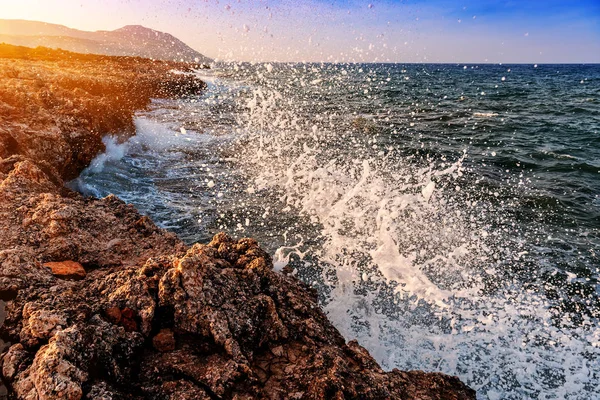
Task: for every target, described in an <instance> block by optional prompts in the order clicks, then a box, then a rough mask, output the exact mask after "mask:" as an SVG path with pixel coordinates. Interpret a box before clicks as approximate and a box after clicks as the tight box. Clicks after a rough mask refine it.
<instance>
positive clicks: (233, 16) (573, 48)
mask: <svg viewBox="0 0 600 400" xmlns="http://www.w3.org/2000/svg"><path fill="white" fill-rule="evenodd" d="M0 19H29V20H37V21H44V22H51V23H57V24H62V25H66V26H69V27H71V28H76V29H83V30H112V29H116V28H120V27H122V26H124V25H144V26H146V27H149V28H152V29H156V30H160V31H164V32H168V33H171V34H173V35H175V36H176V37H178V38H179V39H181V40H183V41H184V42H186V43H187V44H188V45H190V46H191V47H193V48H194V49H196V50H198V51H199V52H201V53H203V54H205V55H207V56H209V57H212V58H215V59H218V60H225V61H232V60H237V61H281V62H287V61H313V62H321V61H326V62H431V63H434V62H449V63H538V64H541V63H600V0H581V1H578V0H572V1H569V0H563V1H558V0H479V1H477V0H463V1H454V0H431V1H426V0H412V1H410V0H369V1H359V0H333V1H324V0H296V1H292V0H278V1H268V0H102V1H98V0H0Z"/></svg>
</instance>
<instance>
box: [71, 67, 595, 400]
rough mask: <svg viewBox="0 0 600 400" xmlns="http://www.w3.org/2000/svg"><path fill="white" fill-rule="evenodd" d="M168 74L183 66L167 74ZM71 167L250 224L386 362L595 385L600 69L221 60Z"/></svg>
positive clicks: (181, 224) (97, 192) (82, 183)
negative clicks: (190, 87)
mask: <svg viewBox="0 0 600 400" xmlns="http://www.w3.org/2000/svg"><path fill="white" fill-rule="evenodd" d="M173 73H177V72H176V71H173ZM196 74H197V75H198V76H199V77H200V78H202V79H203V80H205V81H206V82H207V84H208V87H207V90H206V91H205V92H204V93H203V94H202V95H199V96H196V97H189V98H185V99H180V100H155V101H153V103H152V105H151V106H150V108H149V109H148V110H146V111H144V112H140V113H138V114H137V116H136V127H137V134H136V135H135V136H134V137H130V138H127V137H123V136H122V135H121V134H120V133H119V132H115V135H113V136H108V137H106V138H104V142H105V145H106V149H107V150H106V152H105V153H103V154H100V155H99V156H98V157H97V158H96V159H95V160H94V161H93V163H92V164H91V165H90V167H89V168H88V169H86V170H85V171H84V172H83V173H82V174H81V176H80V177H79V178H78V179H77V180H75V181H73V182H71V183H70V185H71V187H73V188H75V189H77V190H79V191H81V192H82V193H84V194H85V195H91V196H96V197H104V196H106V195H108V194H111V193H113V194H115V195H117V196H119V197H120V198H122V199H123V200H125V201H127V202H129V203H131V204H133V205H135V206H136V207H137V208H138V209H139V210H140V211H141V212H142V213H143V214H146V215H148V216H150V217H151V218H152V219H153V220H154V221H156V222H157V224H159V225H160V226H162V227H164V228H166V229H168V230H171V231H173V232H175V233H177V234H178V235H179V236H180V237H181V238H182V239H183V240H184V241H186V242H187V243H189V244H192V243H195V242H207V241H209V240H210V238H211V237H212V235H214V234H215V233H217V232H220V231H225V232H228V233H229V234H230V235H232V236H234V237H238V238H239V237H254V238H256V239H257V240H258V241H259V242H260V243H261V245H262V246H263V247H264V248H265V249H266V250H268V251H269V253H270V254H271V255H272V256H273V260H274V267H275V269H276V270H281V269H282V268H283V267H285V266H287V265H289V267H290V268H291V269H292V270H293V274H294V275H296V276H297V277H298V279H300V280H302V281H304V282H305V283H307V284H308V285H310V286H312V287H314V288H315V289H316V290H317V292H318V294H319V302H320V305H321V307H322V308H323V310H324V311H325V313H326V314H327V316H328V317H329V319H330V320H331V322H332V323H333V324H334V325H335V326H336V327H337V329H339V330H340V332H341V333H342V334H343V335H344V336H345V337H346V339H347V340H351V339H358V341H359V342H360V344H362V345H363V346H364V347H366V348H367V349H368V350H369V351H370V352H371V354H372V355H373V356H374V357H375V358H376V359H377V361H378V362H379V363H380V364H381V365H382V367H383V368H384V369H386V370H391V369H393V368H399V369H402V370H413V369H418V370H424V371H441V372H444V373H447V374H451V375H457V376H458V377H460V378H461V379H462V380H463V381H464V382H466V383H467V384H468V385H470V386H471V387H472V388H474V389H476V390H477V396H478V398H479V399H490V400H498V399H585V400H588V399H599V398H600V327H599V322H600V284H599V280H600V65H533V64H520V65H502V64H494V65H490V64H482V65H475V64H466V65H465V64H318V63H315V64H307V63H298V64H294V63H281V64H279V63H261V64H249V63H219V64H215V65H213V66H212V68H211V69H210V70H199V71H197V72H196Z"/></svg>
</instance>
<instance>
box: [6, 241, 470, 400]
mask: <svg viewBox="0 0 600 400" xmlns="http://www.w3.org/2000/svg"><path fill="white" fill-rule="evenodd" d="M221 250H222V251H221ZM15 261H16V260H15ZM25 262H26V263H27V261H25ZM257 264H260V265H261V267H260V268H256V265H257ZM38 271H39V272H40V273H43V271H41V270H38ZM2 274H3V270H2V269H0V281H1V276H2ZM34 277H35V275H34ZM48 284H50V285H54V286H51V287H49V286H48ZM25 299H30V301H29V302H24V301H25ZM9 302H10V303H11V305H12V311H11V318H8V319H7V323H5V326H4V327H3V328H2V329H1V330H0V333H3V334H5V333H7V332H15V331H16V330H17V328H18V327H19V326H22V328H21V335H20V336H19V337H18V338H14V339H15V341H18V342H19V343H20V344H17V345H13V347H11V350H10V351H9V355H7V357H5V359H4V363H3V375H4V378H5V379H6V380H7V381H8V382H9V383H10V384H11V386H12V388H13V389H14V390H15V392H16V394H17V397H18V398H26V397H28V396H31V397H32V398H35V396H38V397H39V398H80V397H87V398H90V396H91V395H92V394H93V395H98V396H103V397H106V398H111V397H112V398H136V396H137V397H140V398H190V399H195V398H210V399H214V398H282V397H285V396H288V395H289V394H290V393H294V395H295V396H300V397H302V396H308V397H310V398H315V399H326V398H361V399H363V398H364V399H384V398H391V399H393V398H397V399H447V398H448V399H473V398H474V392H473V391H472V390H471V389H469V388H468V387H466V386H465V385H464V384H462V383H461V382H460V381H459V380H458V379H457V378H452V377H448V376H446V375H443V374H435V373H424V372H414V371H413V372H401V371H397V370H394V371H392V372H385V371H383V370H382V369H381V368H380V367H379V365H378V364H377V362H376V361H375V360H374V359H373V358H372V357H371V356H370V355H369V353H368V352H367V351H366V350H365V349H364V348H362V347H361V346H360V345H358V343H356V342H350V343H345V341H344V338H343V337H342V336H341V335H340V333H339V332H338V331H337V330H336V329H335V328H334V327H333V326H332V325H331V323H330V322H329V321H328V320H327V318H326V317H325V315H324V314H323V312H322V311H321V310H320V309H319V307H318V305H317V302H316V297H315V296H314V293H312V292H310V291H307V290H305V287H304V285H303V284H302V283H301V282H299V281H298V280H297V279H296V278H294V277H292V276H286V275H283V274H279V273H277V272H275V271H273V269H272V262H271V259H270V257H269V256H268V254H267V253H265V252H264V251H263V250H262V249H261V248H260V247H259V246H258V244H257V243H256V242H255V241H252V240H248V239H241V240H237V241H236V240H233V239H231V238H230V237H228V236H226V235H223V234H220V235H218V236H216V237H215V238H214V239H213V241H212V242H211V244H209V245H201V244H196V245H194V246H192V247H191V248H190V249H189V250H188V251H187V252H186V253H185V254H179V255H163V256H160V257H156V258H151V259H148V260H147V261H146V262H145V263H144V264H142V265H138V266H130V267H118V268H105V269H98V270H95V271H92V272H91V273H90V274H88V275H87V276H86V278H85V280H83V281H65V280H50V281H48V280H47V279H46V275H42V276H40V277H39V278H35V279H30V280H29V282H28V283H27V284H26V283H23V284H22V285H21V286H19V289H18V294H17V296H16V298H15V299H14V300H12V301H9ZM82 302H85V303H86V304H85V305H86V306H85V307H83V308H82V305H81V303H82ZM20 304H22V306H19V305H20ZM19 310H20V312H19ZM153 332H154V333H153ZM156 332H158V333H156ZM175 337H177V342H176V341H175ZM150 338H151V340H149V339H150ZM96 371H103V373H102V374H101V375H100V376H99V375H98V374H97V372H96ZM100 378H101V379H100ZM98 379H100V380H98Z"/></svg>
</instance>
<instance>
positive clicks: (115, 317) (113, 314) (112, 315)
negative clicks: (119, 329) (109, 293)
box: [104, 307, 121, 325]
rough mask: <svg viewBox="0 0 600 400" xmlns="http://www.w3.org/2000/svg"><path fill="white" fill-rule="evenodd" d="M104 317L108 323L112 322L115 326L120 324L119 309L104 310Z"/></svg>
mask: <svg viewBox="0 0 600 400" xmlns="http://www.w3.org/2000/svg"><path fill="white" fill-rule="evenodd" d="M104 315H105V316H106V318H107V319H108V320H109V321H110V322H112V323H113V324H115V325H117V324H118V323H119V322H121V310H120V309H119V307H110V308H108V309H106V311H104Z"/></svg>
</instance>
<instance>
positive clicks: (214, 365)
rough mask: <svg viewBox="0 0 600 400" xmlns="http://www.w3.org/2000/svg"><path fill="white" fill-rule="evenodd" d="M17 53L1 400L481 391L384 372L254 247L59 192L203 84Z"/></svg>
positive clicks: (3, 49) (7, 187)
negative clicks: (194, 240)
mask: <svg viewBox="0 0 600 400" xmlns="http://www.w3.org/2000/svg"><path fill="white" fill-rule="evenodd" d="M23 49H25V48H14V46H7V45H0V78H2V79H3V80H5V81H7V82H8V85H6V88H5V89H0V216H1V217H2V220H3V222H1V224H2V225H3V226H2V229H0V243H2V246H1V247H0V264H1V265H0V295H1V297H0V298H2V300H4V301H5V311H6V319H5V321H4V322H3V323H2V324H1V325H0V335H1V337H2V338H3V339H4V340H5V341H7V342H9V343H10V348H9V349H7V351H6V352H5V351H4V350H0V351H2V353H3V354H2V356H1V359H0V365H1V366H2V377H3V380H4V382H6V383H7V384H8V387H9V388H10V390H11V392H12V394H11V396H12V397H9V398H26V397H28V396H32V397H33V398H52V399H54V398H56V399H59V398H68V399H77V398H83V397H85V398H140V399H141V398H207V399H215V398H234V397H235V396H237V398H373V399H379V398H402V399H404V398H414V399H417V398H428V399H474V398H475V392H474V391H473V390H471V389H469V388H468V387H467V386H466V385H464V384H463V383H462V382H460V380H459V379H458V378H456V377H450V376H447V375H443V374H440V373H424V372H420V371H410V372H402V371H399V370H396V369H395V370H393V371H390V372H385V371H383V370H382V369H381V368H380V367H379V365H378V364H377V363H376V362H375V360H374V359H373V358H372V357H371V356H370V355H369V353H368V352H367V351H366V350H365V349H364V348H362V347H361V346H360V345H359V344H358V343H357V342H356V341H351V342H349V343H346V342H345V340H344V338H343V337H342V336H341V334H340V333H339V332H338V331H337V329H335V327H333V326H332V325H331V323H330V322H329V321H328V319H327V317H326V316H325V315H324V314H323V312H322V311H321V310H320V308H319V306H318V305H317V302H316V294H315V293H313V291H312V290H311V289H309V288H307V287H306V286H305V285H303V284H302V283H301V282H299V281H298V280H297V279H296V278H294V277H292V276H289V275H285V274H281V273H277V272H274V271H273V265H272V260H271V258H270V256H269V255H268V254H267V253H266V252H264V250H262V249H261V248H260V246H259V245H258V243H256V241H254V240H253V239H240V240H237V241H236V240H233V239H232V238H230V237H228V236H227V235H226V234H218V235H216V236H215V237H214V238H213V240H212V241H211V243H209V244H207V245H202V244H195V245H193V246H186V245H185V244H183V243H182V242H181V240H179V239H178V238H177V237H176V236H175V234H173V233H170V232H167V231H165V230H163V229H160V228H158V227H157V226H156V225H155V224H154V223H153V222H152V221H151V220H150V219H149V218H148V217H145V216H142V215H140V214H139V213H138V212H137V211H136V210H135V209H134V208H133V207H132V206H131V205H127V204H125V203H124V202H122V201H121V200H119V199H118V198H116V197H115V196H108V197H106V198H104V199H92V198H84V197H83V196H81V195H80V194H78V193H75V192H72V191H70V190H69V189H67V188H66V187H64V182H66V181H67V180H68V179H72V178H74V177H76V176H77V175H78V174H79V173H80V172H81V171H82V170H83V168H85V167H86V166H87V165H88V164H89V163H90V162H91V160H92V159H93V158H94V157H95V156H96V155H97V154H98V153H99V152H101V151H103V145H102V137H103V136H104V135H106V134H109V133H115V132H120V133H123V134H126V135H133V134H134V131H133V122H132V121H133V114H134V112H135V111H136V110H140V109H143V108H145V107H146V106H147V105H148V104H149V102H150V99H151V98H154V97H178V96H185V95H194V94H197V93H199V92H200V91H201V90H203V89H204V87H205V84H204V83H203V82H201V81H199V80H198V79H195V78H194V77H192V76H189V75H180V74H173V73H171V72H170V71H171V70H172V69H174V68H185V65H183V64H175V63H168V62H153V61H150V60H144V59H138V58H127V57H108V56H88V55H85V56H84V55H78V54H75V53H68V52H63V51H54V50H47V49H46V50H45V49H41V50H40V49H39V48H38V49H33V50H32V49H28V50H23ZM15 54H21V56H15ZM22 54H28V57H23V56H22ZM24 64H26V67H27V68H24ZM106 94H109V95H110V96H106ZM48 263H58V264H48ZM71 263H72V264H71ZM36 396H37V397H36Z"/></svg>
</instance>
